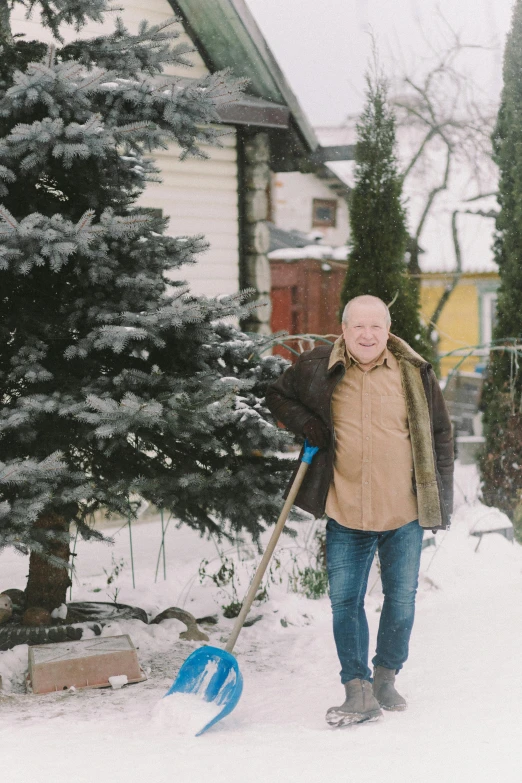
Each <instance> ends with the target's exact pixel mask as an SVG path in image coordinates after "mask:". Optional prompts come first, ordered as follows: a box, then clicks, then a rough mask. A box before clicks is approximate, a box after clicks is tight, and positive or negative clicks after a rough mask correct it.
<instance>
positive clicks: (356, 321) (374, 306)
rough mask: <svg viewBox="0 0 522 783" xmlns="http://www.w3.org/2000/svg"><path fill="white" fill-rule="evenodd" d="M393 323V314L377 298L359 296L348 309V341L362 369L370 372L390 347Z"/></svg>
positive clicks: (345, 326)
mask: <svg viewBox="0 0 522 783" xmlns="http://www.w3.org/2000/svg"><path fill="white" fill-rule="evenodd" d="M390 324H391V318H390V311H389V310H388V308H387V307H386V305H385V304H384V302H383V301H382V299H379V298H378V297H376V296H356V297H354V299H350V301H349V302H348V304H347V305H346V307H345V308H344V313H343V323H342V327H343V337H344V342H345V345H346V348H347V349H348V351H349V352H350V354H351V355H352V356H353V357H354V358H355V359H356V360H357V361H358V362H359V365H360V367H361V368H362V369H364V368H368V369H370V368H371V366H372V365H373V363H374V362H375V361H377V359H378V358H379V356H380V355H381V354H382V352H383V351H384V349H385V348H386V343H387V342H388V337H389V334H390Z"/></svg>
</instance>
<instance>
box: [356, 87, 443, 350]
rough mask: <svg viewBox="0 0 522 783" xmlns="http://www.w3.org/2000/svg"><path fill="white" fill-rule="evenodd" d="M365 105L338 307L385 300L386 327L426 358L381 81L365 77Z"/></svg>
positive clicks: (389, 118)
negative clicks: (365, 298)
mask: <svg viewBox="0 0 522 783" xmlns="http://www.w3.org/2000/svg"><path fill="white" fill-rule="evenodd" d="M366 82H367V92H366V106H365V108H364V111H363V113H362V115H361V118H360V120H359V122H358V123H357V143H356V147H355V185H354V188H353V190H352V192H351V194H350V204H349V209H350V228H351V236H350V253H349V256H348V270H347V273H346V278H345V281H344V285H343V290H342V293H341V309H342V308H344V306H345V305H346V302H347V301H348V300H350V299H352V298H353V297H354V296H360V295H361V294H372V295H373V296H378V297H379V298H380V299H382V300H383V301H384V302H386V304H388V305H390V311H391V315H392V331H393V333H394V334H396V335H397V336H398V337H402V339H403V340H406V342H407V343H409V344H410V345H411V347H412V348H413V349H414V350H416V351H418V352H419V353H420V354H421V355H423V356H424V357H425V358H426V359H427V360H430V359H432V358H433V356H432V354H433V350H432V347H431V344H430V342H429V340H428V338H427V334H426V329H425V327H423V326H422V324H421V321H420V317H419V291H418V286H417V285H415V283H414V282H413V281H412V280H411V278H410V277H408V274H407V266H406V262H405V253H406V248H407V245H408V231H407V228H406V213H405V209H404V205H403V203H402V179H401V176H400V173H399V171H398V164H397V158H396V152H395V148H396V136H395V117H394V115H393V112H392V110H391V109H390V107H389V105H388V103H387V84H386V80H385V79H384V77H383V76H382V75H380V74H379V73H374V74H371V75H368V76H367V80H366Z"/></svg>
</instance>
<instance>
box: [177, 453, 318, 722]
mask: <svg viewBox="0 0 522 783" xmlns="http://www.w3.org/2000/svg"><path fill="white" fill-rule="evenodd" d="M318 451H319V449H318V448H317V447H316V446H309V445H308V442H307V441H305V448H304V452H303V456H302V458H301V464H300V466H299V470H298V471H297V474H296V477H295V479H294V482H293V484H292V486H291V488H290V492H289V493H288V497H287V499H286V501H285V504H284V506H283V508H282V510H281V514H280V515H279V519H278V520H277V524H276V526H275V528H274V532H273V533H272V536H271V538H270V541H269V542H268V546H267V548H266V550H265V553H264V555H263V557H262V559H261V562H260V564H259V566H258V569H257V571H256V573H255V574H254V578H253V579H252V583H251V585H250V588H249V590H248V593H247V594H246V597H245V599H244V601H243V605H242V607H241V611H240V613H239V615H238V618H237V620H236V622H235V625H234V628H233V629H232V633H231V634H230V638H229V640H228V642H227V644H226V647H225V649H224V650H222V649H220V648H219V647H210V646H207V647H200V648H199V649H197V650H194V652H193V653H191V654H190V655H189V657H188V658H187V660H186V661H185V663H184V664H183V665H182V667H181V669H180V670H179V672H178V676H177V677H176V679H175V680H174V683H173V684H172V686H171V687H170V689H169V690H168V691H167V693H166V694H165V696H164V697H163V698H165V697H166V696H170V695H171V694H173V693H190V694H194V695H196V696H199V697H200V698H201V699H203V700H204V701H206V702H214V703H215V705H216V706H217V707H221V709H220V710H219V712H218V713H217V714H216V715H215V716H214V717H213V718H212V719H211V720H209V721H208V723H206V724H205V726H203V728H202V729H200V731H198V732H197V734H196V737H199V736H200V735H201V734H203V732H205V731H207V729H209V728H210V727H211V726H213V725H214V723H217V722H218V721H219V720H222V719H223V718H224V717H225V716H226V715H228V714H229V713H230V712H232V710H233V709H234V707H235V706H236V704H237V703H238V701H239V698H240V696H241V692H242V690H243V677H242V675H241V672H240V671H239V666H238V665H237V661H236V659H235V658H234V656H233V655H232V650H233V649H234V645H235V643H236V641H237V637H238V636H239V632H240V631H241V628H242V627H243V623H244V622H245V620H246V616H247V614H248V612H249V610H250V607H251V606H252V602H253V600H254V598H255V597H256V595H257V591H258V589H259V585H260V584H261V580H262V579H263V576H264V574H265V571H266V568H267V566H268V563H269V562H270V558H271V557H272V554H273V552H274V549H275V547H276V544H277V542H278V539H279V536H280V535H281V532H282V530H283V527H284V525H285V522H286V520H287V517H288V514H289V512H290V509H291V508H292V505H293V503H294V500H295V497H296V495H297V493H298V491H299V487H300V486H301V484H302V482H303V478H304V476H305V473H306V471H307V470H308V466H309V465H310V463H311V462H312V460H313V458H314V456H315V454H316V453H317V452H318Z"/></svg>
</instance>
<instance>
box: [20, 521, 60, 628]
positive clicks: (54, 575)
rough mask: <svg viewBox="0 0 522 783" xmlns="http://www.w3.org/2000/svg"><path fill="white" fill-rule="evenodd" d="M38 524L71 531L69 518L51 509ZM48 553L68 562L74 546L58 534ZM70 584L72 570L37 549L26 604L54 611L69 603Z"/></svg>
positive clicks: (37, 525) (26, 594) (27, 606)
mask: <svg viewBox="0 0 522 783" xmlns="http://www.w3.org/2000/svg"><path fill="white" fill-rule="evenodd" d="M35 527H36V528H38V529H39V530H46V531H54V532H56V533H58V534H64V533H65V534H67V536H68V535H69V522H68V521H67V520H66V519H65V517H62V516H59V515H58V514H54V513H52V512H50V513H47V514H44V515H42V516H40V517H39V518H38V520H37V521H36V524H35ZM49 554H51V555H53V556H54V557H59V558H60V559H61V560H64V561H65V562H66V563H68V562H69V559H70V556H71V550H70V549H69V541H68V540H67V541H62V540H61V539H59V538H57V539H56V540H54V541H52V543H51V545H50V548H49ZM70 585H71V579H70V577H69V571H68V570H67V569H66V568H60V567H58V566H56V565H54V564H53V563H51V562H49V560H47V558H45V557H42V555H37V554H35V553H34V552H33V553H32V554H31V557H30V559H29V578H28V580H27V587H26V589H25V605H26V608H30V607H33V606H39V607H42V608H44V609H47V610H48V611H49V612H52V610H53V609H56V608H58V607H59V606H61V604H64V603H66V595H67V588H68V587H69V586H70Z"/></svg>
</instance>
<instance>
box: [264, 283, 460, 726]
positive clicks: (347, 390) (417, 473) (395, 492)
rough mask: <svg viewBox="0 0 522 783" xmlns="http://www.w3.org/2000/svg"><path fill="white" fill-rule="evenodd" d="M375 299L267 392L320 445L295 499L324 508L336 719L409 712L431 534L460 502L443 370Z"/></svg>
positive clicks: (361, 303) (349, 310)
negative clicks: (396, 330) (404, 685)
mask: <svg viewBox="0 0 522 783" xmlns="http://www.w3.org/2000/svg"><path fill="white" fill-rule="evenodd" d="M390 325H391V319H390V313H389V310H388V308H387V306H386V305H385V303H384V302H383V301H382V300H381V299H378V298H377V297H373V296H358V297H356V298H355V299H352V300H351V301H350V302H348V304H347V305H346V308H345V310H344V313H343V320H342V336H341V337H339V339H338V340H337V341H336V342H335V344H334V346H333V348H331V347H327V346H321V347H318V348H315V349H314V350H312V351H308V352H306V353H303V354H302V355H301V356H300V357H299V358H298V360H297V362H296V363H295V365H294V366H293V367H290V368H289V369H287V370H286V372H285V373H284V374H283V375H282V376H281V377H280V378H279V379H278V380H277V381H276V382H275V383H274V384H272V385H271V386H270V387H269V390H268V392H267V396H266V401H267V405H268V407H269V408H270V410H271V411H272V413H273V414H274V416H275V417H276V418H277V419H278V420H279V421H281V422H282V423H283V424H284V425H285V426H286V427H288V429H290V430H292V431H293V432H294V433H296V434H298V435H301V436H304V437H305V438H307V440H308V441H309V443H310V444H311V445H314V446H319V448H320V451H319V452H318V454H317V455H316V457H315V458H314V461H313V462H312V464H311V466H310V467H309V469H308V472H307V474H306V477H305V481H304V482H303V485H302V487H301V489H300V491H299V493H298V495H297V498H296V501H295V502H296V505H298V506H299V507H300V508H302V509H304V510H305V511H308V512H310V513H312V514H314V515H315V516H316V517H321V516H322V515H323V514H324V513H325V510H326V515H327V517H328V521H327V525H326V551H327V569H328V579H329V584H330V600H331V604H332V612H333V631H334V639H335V644H336V647H337V654H338V656H339V660H340V663H341V682H342V683H343V685H344V688H345V694H346V698H345V701H344V703H343V704H342V705H341V706H339V707H332V708H331V709H329V710H328V712H327V714H326V720H327V721H328V723H329V724H330V725H331V726H345V725H348V724H351V723H359V722H361V721H366V720H376V719H377V718H378V717H379V716H381V715H382V712H381V708H383V709H386V710H404V709H406V706H407V705H406V701H405V699H404V698H403V697H402V696H401V695H400V694H399V693H398V692H397V690H396V688H395V675H396V673H398V672H399V670H400V669H401V668H402V666H403V664H404V662H405V661H406V659H407V657H408V645H409V639H410V634H411V630H412V626H413V619H414V612H415V595H416V591H417V584H418V574H419V565H420V555H421V549H422V536H423V531H424V530H425V529H427V528H428V529H432V530H438V529H441V528H445V527H447V525H448V523H449V517H450V514H451V511H452V503H453V439H452V433H451V424H450V420H449V416H448V412H447V409H446V405H445V403H444V399H443V397H442V393H441V390H440V386H439V384H438V382H437V379H436V377H435V374H434V372H433V370H432V368H431V365H430V364H428V363H427V362H426V361H424V359H422V357H421V356H419V355H418V354H417V353H415V351H414V350H413V349H412V348H410V346H409V345H407V344H406V343H405V342H404V341H403V340H401V339H399V338H398V337H395V336H394V335H393V334H390ZM376 551H377V552H378V553H379V561H380V567H381V580H382V587H383V593H384V604H383V608H382V613H381V616H380V622H379V631H378V636H377V649H376V654H375V657H374V658H373V660H372V663H373V666H374V671H373V677H372V672H371V670H370V669H369V668H368V646H369V638H368V637H369V635H368V623H367V619H366V615H365V611H364V596H365V592H366V586H367V582H368V574H369V571H370V567H371V564H372V561H373V558H374V555H375V552H376Z"/></svg>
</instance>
